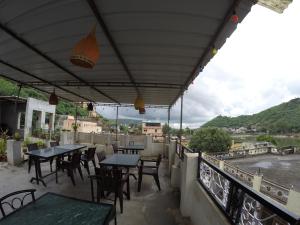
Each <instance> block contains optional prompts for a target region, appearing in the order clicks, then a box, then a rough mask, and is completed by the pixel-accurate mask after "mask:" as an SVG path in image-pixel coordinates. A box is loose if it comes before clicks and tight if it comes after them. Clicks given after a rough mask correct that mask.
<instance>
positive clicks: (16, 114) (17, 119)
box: [15, 84, 22, 131]
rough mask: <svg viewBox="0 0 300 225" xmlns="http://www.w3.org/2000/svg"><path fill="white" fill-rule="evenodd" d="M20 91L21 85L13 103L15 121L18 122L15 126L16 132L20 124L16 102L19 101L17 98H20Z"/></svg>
mask: <svg viewBox="0 0 300 225" xmlns="http://www.w3.org/2000/svg"><path fill="white" fill-rule="evenodd" d="M21 89H22V84H20V85H19V90H18V95H17V99H16V101H15V116H16V121H18V124H17V127H16V131H17V129H18V128H19V124H20V120H19V115H18V113H17V112H18V101H19V98H20V93H21Z"/></svg>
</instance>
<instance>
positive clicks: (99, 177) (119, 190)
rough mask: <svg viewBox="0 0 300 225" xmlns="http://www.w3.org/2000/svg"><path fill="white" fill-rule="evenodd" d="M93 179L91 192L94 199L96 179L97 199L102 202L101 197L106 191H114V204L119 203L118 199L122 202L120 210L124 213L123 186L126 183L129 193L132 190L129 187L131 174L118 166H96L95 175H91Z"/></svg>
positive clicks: (93, 199)
mask: <svg viewBox="0 0 300 225" xmlns="http://www.w3.org/2000/svg"><path fill="white" fill-rule="evenodd" d="M89 177H90V180H91V194H92V201H95V194H94V182H93V181H96V185H97V187H96V190H97V193H96V200H97V202H100V198H101V197H103V196H104V193H105V192H107V193H114V200H113V201H114V205H116V203H117V199H119V202H120V210H121V213H123V188H124V185H125V184H126V186H127V194H128V193H129V192H130V189H129V175H128V174H125V175H124V174H123V173H122V170H121V169H117V168H113V169H111V168H107V167H101V168H95V175H92V176H89Z"/></svg>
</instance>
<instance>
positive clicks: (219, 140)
mask: <svg viewBox="0 0 300 225" xmlns="http://www.w3.org/2000/svg"><path fill="white" fill-rule="evenodd" d="M231 142H232V141H231V137H230V135H229V134H228V133H227V132H225V131H224V130H222V129H219V128H212V127H208V128H201V129H199V130H197V131H196V132H195V133H194V135H193V136H192V138H191V141H190V144H189V147H190V148H192V149H195V150H196V151H205V152H226V151H228V150H229V148H230V146H231Z"/></svg>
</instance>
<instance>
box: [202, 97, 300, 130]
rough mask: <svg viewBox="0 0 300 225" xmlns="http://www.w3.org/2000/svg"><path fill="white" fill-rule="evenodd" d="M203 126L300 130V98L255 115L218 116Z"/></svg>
mask: <svg viewBox="0 0 300 225" xmlns="http://www.w3.org/2000/svg"><path fill="white" fill-rule="evenodd" d="M203 127H227V128H239V127H256V129H258V130H259V131H263V132H266V131H269V132H271V133H291V132H292V133H295V132H300V98H296V99H293V100H291V101H289V102H285V103H282V104H280V105H277V106H274V107H271V108H269V109H267V110H264V111H262V112H260V113H257V114H253V115H247V116H245V115H242V116H238V117H227V116H217V117H216V118H214V119H212V120H211V121H209V122H207V123H205V124H204V125H203Z"/></svg>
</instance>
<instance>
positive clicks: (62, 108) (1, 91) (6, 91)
mask: <svg viewBox="0 0 300 225" xmlns="http://www.w3.org/2000/svg"><path fill="white" fill-rule="evenodd" d="M18 90H19V87H18V85H17V84H15V83H13V82H10V81H8V80H5V79H3V78H0V95H8V96H11V95H15V96H17V95H18ZM20 97H24V98H27V97H32V98H36V99H40V100H44V101H48V97H47V96H46V95H45V94H44V93H42V92H40V91H37V90H35V89H33V88H28V87H24V88H23V87H22V89H21V92H20ZM75 108H76V107H75V105H74V104H73V103H71V102H67V101H64V100H60V101H59V103H58V105H57V106H56V113H57V114H61V115H73V116H74V115H75ZM77 110H78V113H79V116H87V115H88V111H87V110H86V109H84V108H80V107H78V109H77Z"/></svg>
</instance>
